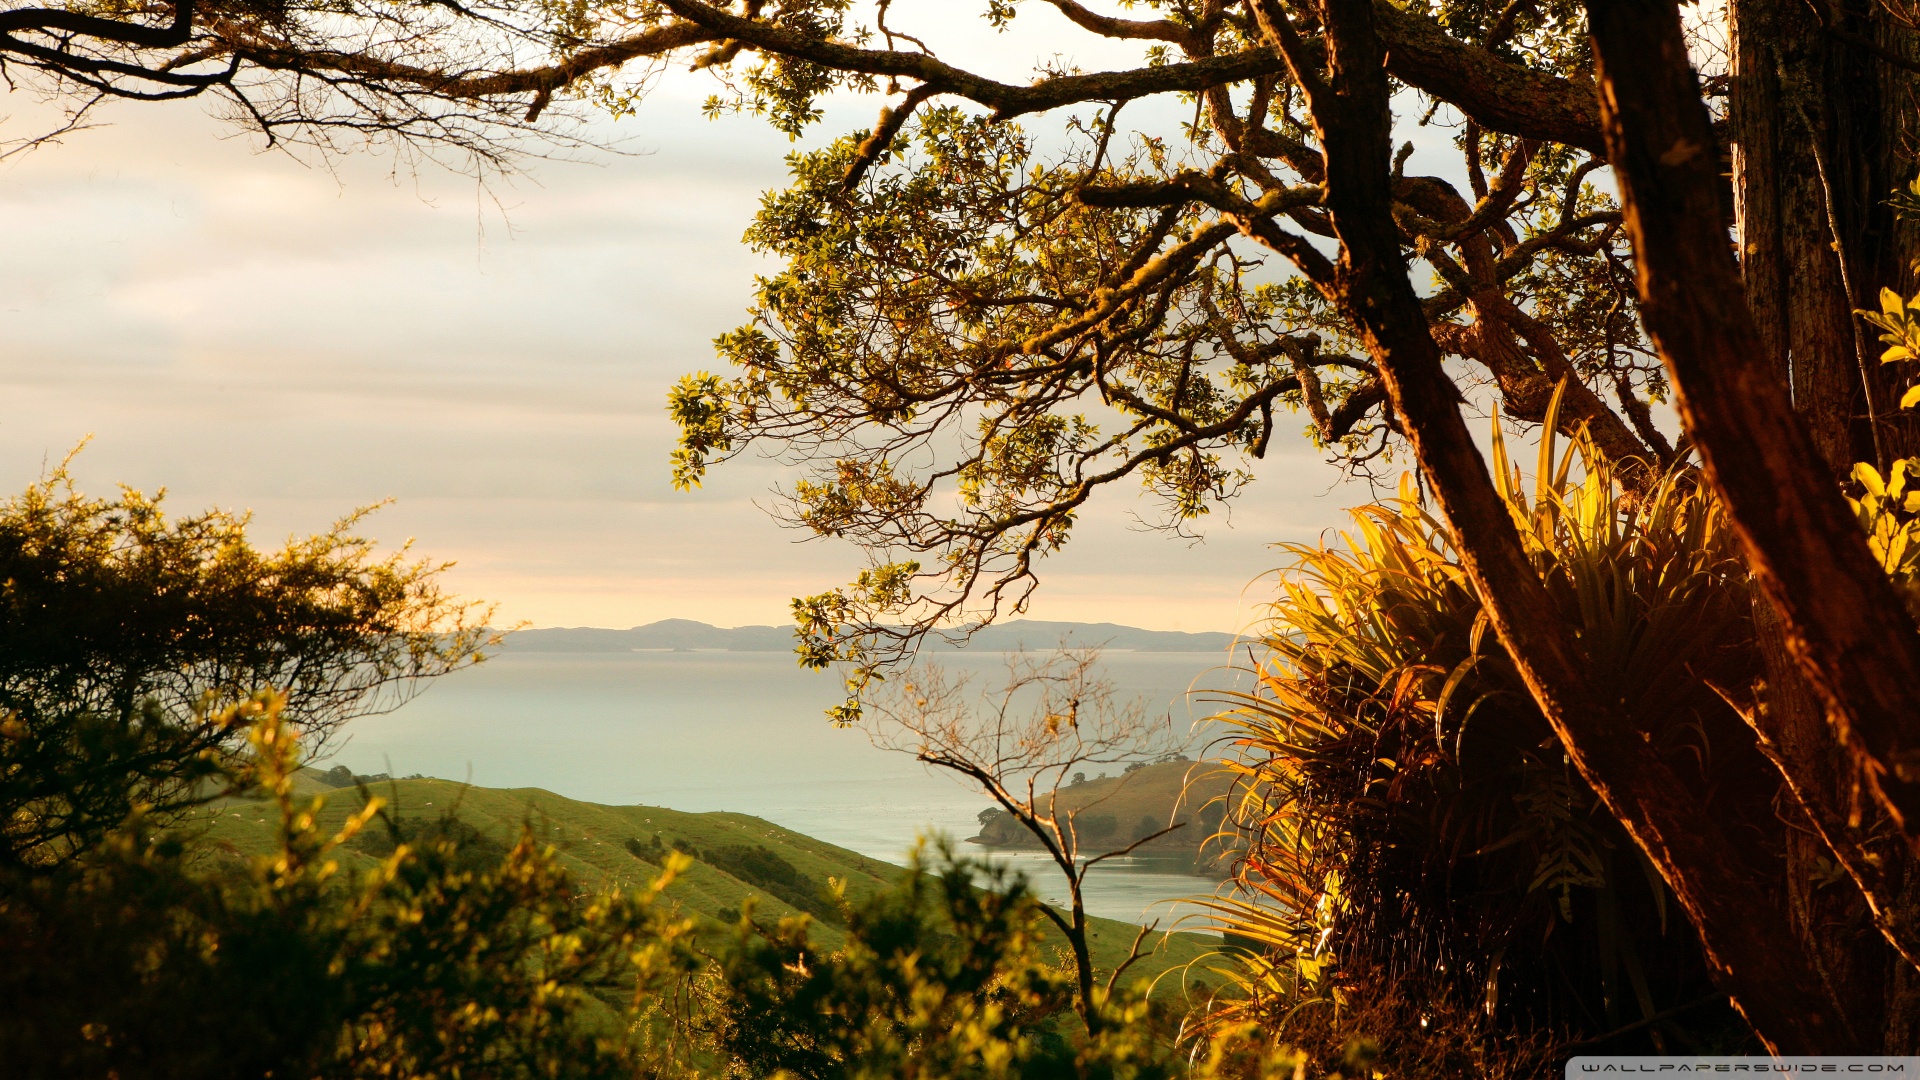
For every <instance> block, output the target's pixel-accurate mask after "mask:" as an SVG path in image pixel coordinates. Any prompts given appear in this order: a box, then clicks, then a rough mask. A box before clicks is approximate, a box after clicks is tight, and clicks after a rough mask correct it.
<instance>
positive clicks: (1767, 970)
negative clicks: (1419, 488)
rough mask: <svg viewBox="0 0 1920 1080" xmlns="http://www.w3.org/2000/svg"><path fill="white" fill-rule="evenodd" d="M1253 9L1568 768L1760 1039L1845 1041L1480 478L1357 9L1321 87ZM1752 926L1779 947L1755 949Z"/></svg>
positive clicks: (1268, 19) (1262, 9) (1376, 344)
mask: <svg viewBox="0 0 1920 1080" xmlns="http://www.w3.org/2000/svg"><path fill="white" fill-rule="evenodd" d="M1255 10H1256V12H1257V13H1258V14H1259V16H1260V18H1261V22H1262V23H1263V25H1264V27H1265V29H1266V30H1267V33H1268V35H1269V37H1271V38H1272V39H1273V40H1274V42H1275V44H1276V45H1277V46H1280V47H1281V48H1282V51H1283V52H1286V53H1287V54H1288V55H1289V59H1290V61H1292V63H1293V66H1294V68H1295V74H1296V77H1297V79H1298V81H1299V82H1300V83H1301V85H1302V87H1303V88H1305V90H1306V93H1307V97H1308V103H1309V107H1310V109H1311V112H1312V115H1313V118H1314V123H1315V125H1316V127H1317V128H1318V129H1319V134H1320V138H1321V145H1322V146H1323V147H1324V148H1325V150H1324V153H1325V156H1326V182H1327V206H1328V210H1329V213H1330V216H1331V219H1332V222H1333V226H1334V231H1335V232H1336V234H1337V235H1338V236H1339V238H1340V240H1341V244H1342V257H1341V263H1340V266H1339V267H1338V272H1337V276H1336V279H1335V282H1334V286H1333V291H1334V292H1335V293H1336V298H1337V299H1338V300H1339V301H1340V302H1341V304H1342V306H1343V308H1345V309H1346V311H1347V312H1348V314H1349V315H1350V316H1351V317H1352V318H1353V319H1354V321H1355V322H1356V323H1357V324H1358V326H1359V327H1360V329H1361V331H1362V334H1363V336H1364V337H1365V339H1366V341H1367V345H1368V348H1369V351H1370V352H1371V353H1372V355H1373V356H1374V358H1375V360H1376V362H1377V363H1378V364H1379V366H1380V370H1381V374H1382V377H1383V379H1384V381H1385V382H1386V385H1387V389H1388V393H1389V395H1390V396H1391V398H1392V401H1393V405H1394V408H1395V410H1396V412H1398V413H1399V414H1400V416H1401V418H1402V420H1403V423H1404V425H1405V428H1406V431H1407V433H1408V436H1409V438H1410V440H1411V441H1412V443H1413V445H1414V449H1415V452H1416V453H1417V454H1418V455H1419V458H1420V462H1421V465H1422V467H1423V469H1424V471H1425V472H1426V474H1427V476H1428V479H1429V481H1430V482H1431V483H1432V485H1433V488H1434V491H1435V493H1436V494H1437V496H1438V497H1439V501H1440V504H1441V507H1442V509H1443V510H1444V512H1445V513H1446V515H1447V518H1448V520H1449V521H1450V522H1451V523H1452V524H1453V527H1454V530H1455V534H1456V536H1457V537H1458V538H1459V541H1460V544H1461V552H1462V556H1463V559H1462V561H1463V563H1464V564H1465V566H1466V568H1467V571H1468V573H1469V575H1470V576H1471V578H1472V579H1473V581H1474V584H1475V586H1476V587H1477V588H1478V589H1479V590H1480V592H1481V594H1482V596H1483V597H1484V598H1485V600H1486V603H1487V609H1488V612H1489V614H1490V615H1491V617H1492V621H1493V624H1494V628H1495V630H1496V632H1497V633H1498V634H1499V635H1500V638H1501V640H1502V642H1503V643H1504V644H1505V645H1506V647H1507V650H1508V652H1509V654H1510V655H1511V656H1512V657H1513V658H1514V660H1515V663H1516V665H1517V666H1518V667H1519V669H1520V672H1521V674H1522V676H1523V677H1524V678H1525V679H1526V681H1527V684H1528V687H1529V689H1530V690H1531V691H1532V693H1533V695H1534V697H1535V699H1536V700H1537V701H1538V703H1539V704H1540V707H1541V709H1542V711H1543V712H1544V713H1545V715H1546V716H1547V718H1548V720H1549V722H1551V723H1552V724H1553V726H1554V728H1555V731H1556V732H1557V733H1558V734H1559V735H1560V738H1561V740H1562V742H1563V744H1564V746H1565V747H1566V749H1567V752H1568V754H1569V756H1570V757H1571V758H1572V759H1573V762H1574V765H1575V767H1576V768H1578V769H1579V770H1580V772H1581V774H1582V775H1583V776H1584V777H1585V778H1586V779H1587V781H1588V782H1589V783H1590V784H1591V785H1592V786H1593V788H1594V790H1595V791H1596V792H1597V793H1598V794H1599V795H1600V797H1601V798H1602V799H1603V800H1605V801H1606V803H1607V805H1608V807H1609V809H1610V810H1612V811H1613V812H1614V813H1615V814H1616V815H1617V816H1618V817H1619V819H1620V820H1621V821H1622V823H1623V824H1624V825H1625V826H1626V828H1627V829H1628V831H1629V833H1631V834H1632V835H1633V837H1634V840H1635V842H1636V843H1637V844H1638V845H1639V846H1640V847H1641V848H1642V850H1644V851H1645V852H1646V853H1647V854H1648V856H1649V857H1650V858H1651V859H1652V860H1653V862H1654V865H1655V866H1657V867H1658V868H1659V869H1660V871H1661V873H1662V874H1663V875H1664V876H1665V877H1666V879H1667V881H1668V883H1669V885H1670V886H1671V887H1672V888H1673V891H1674V894H1675V896H1676V897H1677V898H1678V900H1679V902H1680V904H1681V906H1682V907H1683V909H1684V910H1685V911H1686V912H1687V914H1688V916H1689V918H1690V919H1691V920H1692V921H1693V923H1694V926H1695V927H1696V929H1697V930H1698V931H1699V934H1700V938H1701V942H1702V945H1703V951H1704V952H1705V954H1706V958H1707V962H1708V965H1709V967H1710V968H1711V969H1712V971H1713V973H1714V976H1715V978H1716V979H1717V980H1718V981H1719V983H1720V985H1721V986H1722V987H1723V988H1724V989H1726V990H1727V991H1728V993H1729V994H1730V995H1731V996H1732V998H1733V1000H1734V1002H1735V1004H1736V1006H1737V1007H1738V1008H1739V1009H1740V1010H1741V1012H1742V1013H1743V1014H1744V1015H1745V1016H1746V1017H1747V1019H1748V1021H1749V1022H1750V1023H1751V1024H1753V1026H1754V1028H1755V1030H1756V1031H1758V1032H1759V1033H1760V1034H1761V1037H1762V1038H1763V1039H1765V1040H1766V1041H1767V1042H1768V1044H1769V1045H1770V1046H1772V1047H1773V1048H1774V1049H1776V1050H1778V1051H1782V1052H1789V1053H1814V1052H1822V1051H1824V1052H1835V1051H1840V1050H1846V1049H1850V1048H1855V1047H1858V1046H1860V1045H1861V1042H1860V1040H1859V1039H1858V1038H1856V1037H1855V1035H1854V1034H1853V1033H1852V1032H1851V1031H1849V1030H1848V1028H1847V1024H1846V1019H1845V1017H1844V1016H1843V1015H1842V1014H1841V1013H1840V1011H1839V1010H1838V1009H1837V1008H1836V1007H1835V1004H1834V1002H1833V1001H1832V1000H1831V999H1830V998H1829V997H1828V996H1827V995H1826V993H1825V991H1824V988H1823V987H1822V986H1821V984H1820V980H1819V977H1818V975H1817V974H1816V972H1815V968H1814V965H1813V964H1812V963H1811V962H1810V961H1809V959H1808V957H1807V956H1806V955H1805V954H1804V952H1803V951H1802V950H1801V949H1799V948H1798V947H1797V944H1798V939H1797V938H1796V937H1795V936H1794V935H1793V934H1792V932H1791V929H1790V927H1789V925H1788V923H1787V920H1786V917H1785V915H1784V914H1783V913H1782V911H1781V910H1780V909H1779V908H1778V907H1777V906H1775V905H1774V904H1773V903H1772V902H1771V900H1770V897H1769V891H1768V890H1767V888H1766V887H1765V885H1764V884H1763V883H1762V882H1761V881H1760V880H1758V875H1757V873H1756V871H1755V868H1754V867H1752V866H1750V865H1747V864H1746V863H1744V862H1743V861H1742V859H1741V858H1740V856H1739V851H1740V850H1741V849H1740V846H1739V845H1738V844H1737V843H1736V842H1735V840H1734V838H1733V837H1731V836H1729V835H1727V834H1726V833H1725V832H1724V830H1722V829H1721V828H1720V827H1719V823H1718V822H1717V821H1716V820H1715V819H1714V818H1713V817H1712V816H1711V815H1709V814H1706V813H1704V812H1703V810H1702V808H1701V806H1700V804H1699V802H1698V800H1697V799H1695V798H1694V797H1693V795H1692V793H1691V791H1690V790H1689V789H1688V787H1687V786H1686V785H1685V784H1684V783H1682V782H1681V781H1680V780H1679V778H1678V777H1677V776H1676V775H1675V774H1674V773H1673V771H1672V770H1671V769H1670V768H1669V767H1668V766H1667V764H1666V762H1665V761H1663V760H1662V759H1661V758H1660V756H1659V755H1658V754H1657V753H1655V752H1654V750H1653V748H1652V746H1651V744H1650V740H1648V739H1647V738H1646V737H1645V736H1644V734H1643V733H1641V732H1637V731H1635V730H1634V729H1633V728H1632V726H1631V725H1630V724H1629V723H1628V722H1627V719H1626V717H1625V716H1624V715H1623V713H1622V711H1621V709H1620V707H1619V705H1618V702H1617V700H1616V699H1615V698H1613V697H1609V696H1607V695H1605V694H1603V693H1602V692H1601V691H1600V689H1599V688H1598V687H1596V686H1594V685H1593V684H1592V680H1591V675H1590V672H1589V670H1588V665H1587V662H1586V659H1585V657H1584V656H1583V655H1582V654H1581V652H1580V650H1579V645H1578V643H1577V642H1576V641H1575V640H1574V637H1573V634H1572V631H1571V630H1570V628H1569V627H1568V626H1567V625H1566V623H1565V622H1564V621H1563V620H1562V619H1561V617H1560V613H1559V611H1558V610H1557V608H1556V607H1555V605H1554V603H1553V600H1552V598H1551V597H1550V596H1549V595H1548V594H1547V592H1546V589H1545V588H1544V586H1543V585H1542V583H1541V581H1540V579H1539V576H1538V574H1537V572H1536V571H1535V569H1534V567H1533V565H1532V564H1531V562H1530V561H1529V560H1528V558H1527V556H1526V553H1525V550H1524V549H1523V548H1522V546H1521V543H1520V538H1519V535H1518V533H1517V532H1516V531H1515V529H1514V525H1513V522H1512V519H1511V517H1510V516H1509V514H1508V512H1507V508H1506V506H1505V504H1504V503H1502V502H1501V501H1500V498H1499V495H1498V493H1497V492H1496V491H1495V489H1494V486H1493V483H1492V481H1491V480H1490V478H1489V477H1488V475H1487V470H1486V464H1485V462H1484V460H1483V459H1482V458H1481V456H1480V453H1479V450H1478V449H1477V448H1476V447H1475V445H1474V443H1473V441H1472V438H1471V437H1470V436H1469V434H1468V432H1467V428H1466V424H1465V421H1464V420H1463V419H1462V418H1461V415H1460V410H1459V397H1458V390H1457V389H1456V388H1455V386H1454V384H1453V383H1452V381H1451V380H1450V379H1448V378H1447V376H1446V373H1445V371H1444V370H1443V368H1442V365H1441V355H1440V351H1439V349H1438V347H1437V346H1436V345H1435V343H1434V340H1433V336H1432V333H1431V330H1430V328H1429V326H1428V324H1427V321H1426V318H1425V316H1424V314H1423V312H1422V310H1421V307H1420V303H1419V298H1418V297H1417V295H1416V294H1415V293H1414V291H1413V286H1412V283H1411V280H1410V278H1409V276H1408V269H1407V265H1406V261H1405V257H1404V255H1403V254H1402V251H1401V248H1400V243H1399V236H1398V233H1397V230H1396V229H1395V226H1394V224H1393V221H1392V218H1391V216H1390V195H1391V188H1390V173H1389V154H1390V148H1391V142H1390V137H1391V125H1392V119H1391V114H1390V112H1389V104H1388V90H1387V83H1386V78H1385V74H1384V71H1383V68H1382V57H1381V53H1380V45H1379V40H1378V38H1377V37H1376V36H1375V33H1374V29H1373V16H1372V8H1371V5H1369V4H1368V3H1366V2H1365V0H1326V3H1325V5H1324V18H1323V23H1324V26H1325V29H1326V36H1327V38H1328V40H1329V42H1330V43H1331V48H1330V49H1329V53H1328V61H1329V71H1328V78H1327V81H1326V83H1325V84H1322V83H1321V82H1320V79H1319V76H1318V74H1317V73H1316V72H1314V71H1312V70H1311V69H1310V66H1309V62H1308V60H1307V59H1306V56H1305V50H1304V49H1302V48H1300V47H1299V45H1298V42H1297V41H1293V45H1292V48H1288V47H1287V45H1286V43H1287V42H1289V41H1292V38H1291V31H1290V30H1289V29H1288V28H1287V27H1286V25H1285V23H1284V20H1285V14H1284V12H1283V11H1281V10H1280V9H1279V7H1278V4H1277V3H1274V2H1272V0H1258V2H1257V3H1256V5H1255ZM1756 938H1758V939H1759V940H1764V941H1769V942H1778V943H1780V944H1779V947H1777V948H1767V949H1761V950H1755V949H1753V948H1752V947H1751V943H1752V942H1753V941H1754V940H1755V939H1756Z"/></svg>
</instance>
